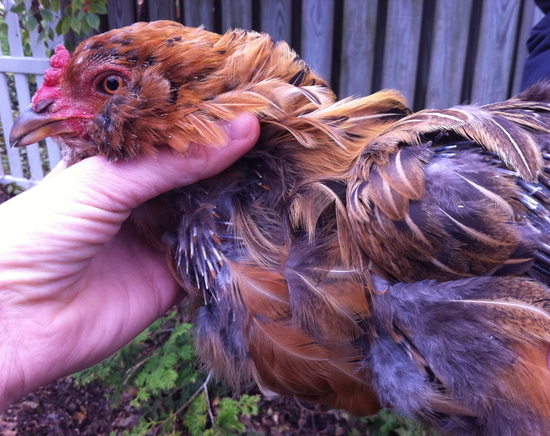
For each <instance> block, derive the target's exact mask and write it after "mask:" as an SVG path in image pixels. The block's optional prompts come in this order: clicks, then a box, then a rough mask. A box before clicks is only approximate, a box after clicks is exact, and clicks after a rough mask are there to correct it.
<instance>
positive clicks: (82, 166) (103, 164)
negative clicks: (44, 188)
mask: <svg viewBox="0 0 550 436" xmlns="http://www.w3.org/2000/svg"><path fill="white" fill-rule="evenodd" d="M226 129H227V133H228V138H229V140H228V143H227V145H225V146H224V147H220V148H213V147H205V146H202V145H200V144H191V146H190V147H189V149H188V150H187V151H186V153H184V154H182V153H179V152H177V151H175V150H173V149H171V148H169V147H164V148H162V149H160V150H159V152H158V154H157V155H156V156H142V157H140V158H138V159H134V160H131V161H117V162H107V161H106V160H105V159H103V158H101V157H98V156H94V157H91V158H88V159H85V160H83V161H81V162H79V163H77V164H75V165H73V166H72V167H69V168H67V169H66V170H64V171H62V172H61V173H59V174H57V175H55V178H57V177H66V178H67V181H65V182H64V183H63V185H64V186H70V185H71V184H72V182H71V180H75V179H76V180H77V181H78V184H83V185H85V186H87V187H88V190H89V191H92V192H88V194H89V195H90V196H91V197H95V198H96V200H97V201H98V202H99V203H100V204H99V206H100V207H102V208H106V207H107V208H108V209H111V210H112V211H117V212H120V211H123V210H129V209H133V208H135V207H136V206H138V205H139V204H141V203H143V202H145V201H147V200H149V199H151V198H153V197H156V196H157V195H159V194H161V193H163V192H166V191H169V190H171V189H175V188H177V187H180V186H185V185H189V184H192V183H195V182H197V181H198V180H201V179H205V178H208V177H211V176H213V175H215V174H217V173H219V172H221V171H223V170H224V169H225V168H227V167H229V166H230V165H231V164H232V163H234V162H235V161H236V160H237V159H239V158H240V157H241V156H242V155H244V154H245V153H246V152H247V151H249V150H250V149H251V148H252V147H253V145H254V144H255V143H256V141H257V139H258V136H259V133H260V127H259V122H258V119H257V118H256V117H255V116H253V115H252V114H250V113H245V114H242V115H240V116H239V117H238V118H237V119H235V120H234V121H232V122H230V123H227V125H226ZM73 186H74V185H73ZM75 189H76V188H75ZM77 190H78V189H77ZM79 195H80V194H79ZM80 198H82V197H80ZM106 200H108V203H109V204H108V205H106V204H104V202H105V201H106Z"/></svg>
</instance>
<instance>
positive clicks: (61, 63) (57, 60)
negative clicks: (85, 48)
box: [44, 45, 71, 86]
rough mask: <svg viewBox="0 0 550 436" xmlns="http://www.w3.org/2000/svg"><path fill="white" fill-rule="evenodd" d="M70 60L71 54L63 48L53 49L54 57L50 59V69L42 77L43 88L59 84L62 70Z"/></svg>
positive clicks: (60, 46)
mask: <svg viewBox="0 0 550 436" xmlns="http://www.w3.org/2000/svg"><path fill="white" fill-rule="evenodd" d="M70 60H71V54H70V53H69V50H67V49H66V48H65V47H64V46H62V45H58V46H57V48H56V49H55V53H54V55H53V56H52V57H51V58H50V65H51V67H52V68H50V69H48V70H46V75H45V76H44V85H45V86H55V85H58V84H59V81H60V79H61V74H62V73H63V69H64V68H65V67H66V66H67V64H68V63H69V61H70Z"/></svg>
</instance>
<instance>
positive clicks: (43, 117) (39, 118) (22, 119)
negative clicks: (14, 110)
mask: <svg viewBox="0 0 550 436" xmlns="http://www.w3.org/2000/svg"><path fill="white" fill-rule="evenodd" d="M66 120H67V118H65V117H60V116H55V115H52V114H51V113H48V112H44V113H37V112H35V111H34V110H32V109H31V108H29V109H27V110H26V111H25V112H23V113H22V114H21V115H20V116H19V118H17V120H15V123H14V124H13V127H12V128H11V132H10V145H11V146H12V147H25V146H27V145H29V144H33V143H35V142H38V141H41V140H42V139H46V138H48V137H50V136H57V135H60V134H63V133H69V132H72V131H73V129H71V128H70V127H69V126H68V125H67V123H66Z"/></svg>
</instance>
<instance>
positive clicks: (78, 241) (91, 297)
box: [0, 115, 259, 410]
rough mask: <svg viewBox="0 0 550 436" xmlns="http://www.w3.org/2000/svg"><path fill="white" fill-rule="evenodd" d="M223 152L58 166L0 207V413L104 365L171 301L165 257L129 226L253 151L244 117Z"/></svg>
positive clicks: (164, 153)
mask: <svg viewBox="0 0 550 436" xmlns="http://www.w3.org/2000/svg"><path fill="white" fill-rule="evenodd" d="M228 131H229V137H230V138H231V140H230V141H229V145H228V146H226V147H224V148H221V149H213V148H207V147H202V146H200V145H196V144H193V145H192V146H191V148H190V149H189V152H188V153H187V154H186V156H181V155H179V154H178V153H176V152H174V151H173V150H171V149H163V150H161V151H160V152H159V154H158V156H157V157H156V158H152V157H141V158H139V159H136V160H133V161H129V162H122V161H120V162H114V163H109V162H107V161H106V160H104V159H103V158H101V157H91V158H88V159H85V160H83V161H81V162H79V163H77V164H75V165H73V166H71V167H69V168H66V169H64V168H61V169H60V168H56V170H54V171H53V172H52V173H51V174H50V175H48V176H47V177H46V178H45V179H44V181H43V182H41V183H40V184H39V185H38V186H36V187H34V188H33V189H30V190H29V191H27V192H24V193H22V194H20V195H19V196H17V197H15V198H13V199H11V200H9V201H8V202H6V203H4V204H2V205H0V241H1V243H0V410H1V409H3V408H5V407H6V406H7V405H8V404H9V403H10V402H12V401H14V400H15V399H17V398H19V397H21V396H23V395H24V394H25V393H28V392H30V391H31V390H33V389H35V388H37V387H38V386H41V385H43V384H45V383H48V382H50V381H52V380H54V379H56V378H58V377H61V376H65V375H68V374H71V373H74V372H76V371H79V370H82V369H84V368H86V367H89V366H91V365H93V364H95V363H97V362H99V361H101V360H103V359H104V358H106V357H108V356H109V355H111V354H112V353H114V352H115V351H117V350H118V349H120V348H121V347H122V346H124V345H125V344H126V343H128V342H129V341H130V340H132V339H133V338H134V337H135V336H136V335H138V334H139V333H140V332H141V331H143V330H144V329H145V328H146V327H147V326H148V325H149V324H151V323H152V322H153V321H154V320H155V319H156V318H158V317H160V316H162V315H163V314H164V313H165V312H166V311H167V310H168V309H169V308H170V307H172V306H173V305H174V304H175V303H176V302H177V301H178V299H179V298H180V296H181V288H180V286H179V285H178V284H177V282H176V281H175V280H174V278H173V277H172V275H171V273H170V271H169V269H168V266H167V264H166V259H165V255H164V254H163V253H161V252H159V251H157V250H155V249H154V248H152V247H150V246H149V245H148V244H147V243H146V242H145V241H144V240H143V239H142V238H141V237H140V235H139V234H138V233H137V231H136V229H135V228H134V227H133V225H132V223H131V222H130V220H126V219H127V218H128V216H129V215H130V212H131V210H132V209H133V208H135V207H137V206H138V205H139V204H141V203H143V202H144V201H146V200H148V199H151V198H153V197H155V196H157V195H159V194H160V193H162V192H166V191H168V190H170V189H174V188H176V187H178V186H184V185H188V184H191V183H194V182H196V181H197V180H200V179H203V178H206V177H209V176H212V175H214V174H216V173H218V172H220V171H222V170H223V169H225V168H226V167H228V166H229V165H230V164H231V163H233V162H234V161H235V160H237V159H238V158H239V157H240V156H242V155H243V154H244V153H245V152H246V151H248V150H249V149H250V148H251V147H252V145H253V144H254V143H255V142H256V140H257V138H258V135H259V125H258V122H257V120H256V119H255V117H253V116H252V115H243V116H240V117H239V118H238V119H237V120H235V121H234V122H232V123H231V124H230V125H229V127H228Z"/></svg>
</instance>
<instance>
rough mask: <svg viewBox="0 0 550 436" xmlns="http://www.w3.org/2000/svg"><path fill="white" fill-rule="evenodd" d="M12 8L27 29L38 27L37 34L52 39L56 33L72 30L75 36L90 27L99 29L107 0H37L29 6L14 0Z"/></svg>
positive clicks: (86, 32) (82, 35)
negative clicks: (38, 32) (100, 18)
mask: <svg viewBox="0 0 550 436" xmlns="http://www.w3.org/2000/svg"><path fill="white" fill-rule="evenodd" d="M11 11H12V12H14V13H16V14H19V19H20V21H21V24H22V25H23V26H24V27H25V28H26V29H27V30H28V31H32V30H34V29H36V28H38V29H39V30H40V37H47V38H49V39H50V40H53V39H54V37H55V35H56V34H57V35H65V34H66V33H67V32H69V31H71V30H72V31H73V32H74V33H75V35H76V36H77V37H85V36H87V35H89V34H90V32H91V31H92V29H93V30H98V29H99V23H100V20H99V15H103V14H106V13H107V0H75V1H72V2H69V3H68V4H66V5H62V4H61V1H60V0H40V1H33V2H32V3H31V5H30V6H29V7H28V8H27V3H26V1H25V0H15V5H14V6H13V7H12V8H11ZM53 25H55V28H54V27H53Z"/></svg>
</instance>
